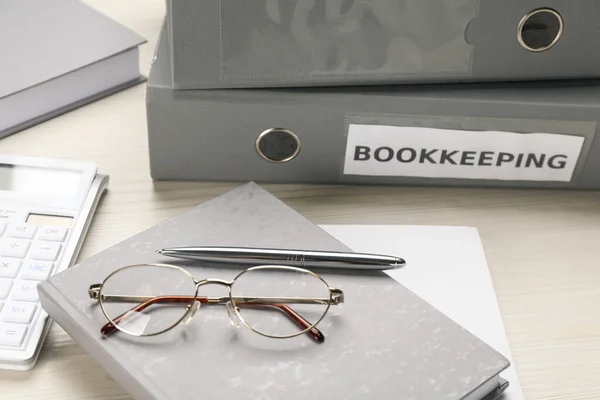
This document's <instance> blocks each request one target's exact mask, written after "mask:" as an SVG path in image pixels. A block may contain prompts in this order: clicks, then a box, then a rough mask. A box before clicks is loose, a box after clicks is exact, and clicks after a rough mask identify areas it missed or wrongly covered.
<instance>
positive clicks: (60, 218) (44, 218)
mask: <svg viewBox="0 0 600 400" xmlns="http://www.w3.org/2000/svg"><path fill="white" fill-rule="evenodd" d="M73 220H74V218H73V217H67V216H64V215H46V214H33V213H32V214H29V215H28V216H27V220H26V222H27V223H28V224H32V225H47V226H60V227H61V228H70V227H72V226H73Z"/></svg>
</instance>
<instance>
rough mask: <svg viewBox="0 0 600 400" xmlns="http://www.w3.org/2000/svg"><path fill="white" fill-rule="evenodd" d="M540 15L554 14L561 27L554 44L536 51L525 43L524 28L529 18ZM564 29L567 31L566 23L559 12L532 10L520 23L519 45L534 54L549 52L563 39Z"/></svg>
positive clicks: (545, 9) (541, 9)
mask: <svg viewBox="0 0 600 400" xmlns="http://www.w3.org/2000/svg"><path fill="white" fill-rule="evenodd" d="M540 13H550V14H553V15H554V16H555V17H556V18H557V19H558V22H559V24H560V27H559V29H558V33H557V34H556V37H555V38H554V40H552V42H551V43H550V44H549V45H547V46H544V47H541V48H539V49H534V48H532V47H530V46H529V45H527V43H525V42H524V41H523V27H524V26H525V23H526V22H527V21H528V20H529V18H531V17H532V16H534V15H536V14H540ZM564 29H565V25H564V21H563V18H562V15H560V13H559V12H558V11H555V10H553V9H551V8H537V9H535V10H532V11H530V12H529V13H527V14H526V15H525V16H524V17H523V18H521V21H519V26H518V27H517V40H518V41H519V44H520V45H521V47H523V48H524V49H525V50H527V51H532V52H534V53H539V52H542V51H546V50H549V49H551V48H552V47H554V45H555V44H556V43H558V41H559V40H560V39H561V38H562V35H563V32H564Z"/></svg>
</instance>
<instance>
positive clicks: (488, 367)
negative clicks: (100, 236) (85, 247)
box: [38, 183, 509, 400]
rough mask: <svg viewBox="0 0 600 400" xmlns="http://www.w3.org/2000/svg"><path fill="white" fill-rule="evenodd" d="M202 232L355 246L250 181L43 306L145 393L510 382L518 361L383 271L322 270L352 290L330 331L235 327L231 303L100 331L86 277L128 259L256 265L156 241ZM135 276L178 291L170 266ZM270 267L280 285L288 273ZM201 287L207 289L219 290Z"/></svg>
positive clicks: (473, 391) (482, 392) (480, 393)
mask: <svg viewBox="0 0 600 400" xmlns="http://www.w3.org/2000/svg"><path fill="white" fill-rule="evenodd" d="M202 244H204V245H222V246H250V247H254V246H257V247H265V246H268V247H272V248H294V249H307V248H308V249H319V250H339V251H350V249H348V248H347V247H346V246H344V245H343V244H342V243H340V242H339V241H337V240H336V239H335V238H333V237H331V236H330V235H329V234H327V233H325V232H324V231H323V230H322V229H320V228H319V227H317V226H316V225H314V224H312V223H310V222H309V221H308V220H306V219H305V218H304V217H302V216H301V215H299V214H298V213H297V212H295V211H294V210H293V209H291V208H290V207H288V206H287V205H285V204H284V203H283V202H281V201H280V200H278V199H277V198H275V197H274V196H273V195H271V194H270V193H268V192H266V191H265V190H264V189H262V188H261V187H259V186H258V185H256V184H255V183H247V184H245V185H242V186H240V187H238V188H236V189H234V190H231V191H229V192H227V193H224V194H222V195H220V196H218V197H216V198H214V199H212V200H210V201H208V202H206V203H203V204H201V205H199V206H197V207H195V208H192V209H191V210H189V211H187V212H185V213H183V214H181V215H179V216H175V217H173V218H171V219H169V220H166V221H164V222H162V223H159V224H158V225H156V226H154V227H152V228H149V229H147V230H145V231H143V232H140V233H139V234H137V235H135V236H133V237H131V238H129V239H127V240H125V241H123V242H121V243H119V244H117V245H115V246H113V247H111V248H109V249H106V250H104V251H102V252H100V253H98V254H96V255H94V256H92V257H90V258H88V259H87V260H85V261H83V262H82V263H80V264H78V265H76V266H74V267H71V268H70V269H68V270H66V271H64V272H62V273H60V274H57V275H55V276H53V277H51V278H50V279H49V280H47V281H45V282H42V283H41V284H39V286H38V293H39V295H40V298H41V302H42V306H43V307H44V309H45V310H47V311H48V313H49V314H50V315H51V316H52V318H53V319H54V320H55V321H56V322H57V323H58V324H60V325H61V326H62V327H63V328H64V329H65V330H66V332H67V333H69V335H71V336H72V337H73V338H74V339H75V340H76V341H77V343H78V344H79V345H81V346H82V347H83V348H84V349H85V350H86V351H87V352H88V353H89V354H91V355H92V356H93V357H94V358H95V359H96V360H97V361H98V362H99V363H100V365H102V366H103V367H104V368H105V369H106V371H107V372H108V373H109V374H110V375H111V376H112V377H113V378H114V379H115V380H116V381H117V382H119V383H120V384H121V385H122V386H123V387H124V388H125V389H126V390H128V391H129V393H131V395H132V396H133V397H134V398H136V399H160V400H166V399H172V400H175V399H177V400H178V399H189V398H194V399H195V398H219V399H232V400H233V399H257V398H262V399H267V398H268V399H281V398H287V399H307V398H345V399H348V398H361V399H366V398H369V399H378V400H383V399H398V398H402V399H408V398H414V399H428V400H429V399H431V400H433V399H462V400H467V399H468V400H472V399H486V400H488V399H494V398H496V397H498V396H499V395H500V394H501V393H502V392H503V390H504V389H505V388H506V385H507V384H508V383H507V382H506V381H505V380H503V379H502V378H500V376H499V375H500V374H501V372H502V371H503V370H505V369H506V368H507V367H508V365H509V362H508V361H507V359H506V358H505V357H503V356H502V355H501V354H499V353H498V352H497V351H495V350H494V349H493V348H491V347H490V346H488V345H487V344H486V343H484V342H482V341H481V340H479V339H478V338H477V337H475V336H474V335H473V334H471V333H470V332H468V331H467V330H465V329H464V328H462V327H461V326H459V325H458V324H456V323H455V322H454V321H452V320H451V319H449V318H448V317H446V316H445V315H443V314H442V313H441V312H439V311H438V310H437V309H435V308H434V307H432V306H431V305H430V304H429V303H427V302H425V301H424V300H422V299H421V298H419V297H418V296H416V295H415V294H414V293H412V292H411V291H409V290H408V289H407V288H405V287H404V286H402V285H401V284H399V283H398V282H396V281H395V280H394V279H392V278H390V277H389V276H388V275H387V274H385V273H383V272H371V273H365V272H361V271H356V270H355V271H353V272H351V271H345V270H337V271H332V270H321V271H316V270H315V272H317V273H319V274H320V275H321V276H322V277H323V279H325V281H326V282H327V283H328V284H329V285H330V286H332V287H337V288H339V289H341V290H343V292H344V302H343V304H341V305H338V306H331V307H332V308H334V309H332V310H330V311H329V313H327V314H326V316H325V317H324V318H323V320H321V322H320V323H319V324H318V325H317V327H318V328H319V329H320V330H321V331H322V333H323V334H324V335H325V340H324V342H321V343H316V342H315V341H313V340H312V339H311V338H310V337H309V336H308V335H302V336H295V337H293V338H287V339H272V338H268V337H263V336H261V335H258V334H256V333H255V332H253V331H251V330H250V329H246V328H245V327H244V326H243V325H242V324H240V327H239V328H238V329H236V328H235V327H233V326H232V325H231V324H230V321H229V318H228V313H227V311H226V307H218V306H217V307H211V306H203V307H201V308H200V310H198V312H197V313H196V314H195V316H194V318H192V320H191V321H190V322H189V323H188V324H187V325H180V326H179V327H177V328H175V329H173V330H170V331H168V332H167V333H165V334H163V335H158V336H150V337H134V336H130V335H125V334H122V332H117V333H116V334H113V335H110V336H108V337H103V336H102V335H101V333H100V329H101V327H102V326H103V325H104V324H105V323H106V322H107V320H106V318H105V317H104V315H103V313H102V311H101V310H100V307H99V306H98V304H97V302H96V301H94V300H93V299H91V298H90V296H89V294H88V288H89V287H90V285H92V284H96V283H100V282H102V281H103V280H104V279H105V278H106V277H107V276H108V275H109V274H110V273H111V272H113V271H115V270H116V269H118V268H120V267H122V266H126V265H129V264H139V263H157V262H158V263H164V262H169V263H172V264H176V265H179V266H181V267H183V268H185V269H186V270H187V271H188V272H190V273H191V274H193V275H194V276H195V277H196V278H198V279H200V280H201V279H204V278H220V279H225V280H229V279H232V278H233V277H235V276H236V275H237V274H238V273H239V272H240V270H241V268H246V267H247V265H245V266H235V265H227V264H222V265H216V264H212V265H208V264H202V263H194V262H190V261H186V262H183V261H181V260H180V261H177V260H176V259H172V258H171V259H166V258H164V257H162V256H160V255H159V254H157V253H156V252H155V250H157V249H160V248H163V247H166V246H178V245H202ZM409 263H410V260H409ZM138 279H139V280H140V282H137V280H136V281H131V282H133V283H135V284H136V285H137V283H139V284H140V285H141V286H139V287H140V289H144V290H149V288H153V287H154V288H159V287H160V291H161V293H168V292H169V289H168V288H163V287H161V286H159V285H161V284H163V285H164V284H165V277H162V276H161V277H158V276H156V275H152V276H142V277H139V278H138ZM270 279H271V278H270ZM272 279H273V280H270V281H269V282H268V283H269V284H271V285H272V287H280V285H282V286H285V285H287V284H289V283H290V282H289V280H286V279H284V280H282V279H281V276H279V277H273V278H272ZM144 280H146V281H144ZM131 282H130V283H131ZM265 283H266V282H264V281H261V283H260V284H261V285H264V284H265ZM256 284H257V285H258V284H259V283H258V282H257V283H256ZM204 288H205V287H204V286H202V287H201V288H200V292H201V293H199V295H200V296H205V295H207V294H206V293H207V292H206V291H208V295H215V296H221V294H216V292H213V291H211V288H207V289H206V291H205V289H204ZM137 293H142V292H141V291H140V292H137ZM218 293H220V292H218ZM159 311H160V310H159Z"/></svg>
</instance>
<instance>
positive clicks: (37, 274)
mask: <svg viewBox="0 0 600 400" xmlns="http://www.w3.org/2000/svg"><path fill="white" fill-rule="evenodd" d="M1 265H2V263H1V262H0V266H1ZM52 267H54V263H52V262H50V261H25V264H23V268H22V269H21V278H24V279H33V280H36V281H43V280H44V279H46V278H48V276H49V275H50V271H52Z"/></svg>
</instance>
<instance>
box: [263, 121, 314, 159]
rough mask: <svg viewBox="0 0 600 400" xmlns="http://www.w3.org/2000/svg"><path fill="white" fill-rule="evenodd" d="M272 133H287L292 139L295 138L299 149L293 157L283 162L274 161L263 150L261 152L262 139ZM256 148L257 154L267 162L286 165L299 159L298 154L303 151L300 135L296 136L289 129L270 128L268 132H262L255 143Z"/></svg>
mask: <svg viewBox="0 0 600 400" xmlns="http://www.w3.org/2000/svg"><path fill="white" fill-rule="evenodd" d="M272 132H285V133H287V134H288V135H290V136H291V137H293V138H294V140H295V141H296V143H297V144H298V148H297V149H296V151H295V152H294V154H292V155H291V156H289V157H287V158H284V159H283V160H273V159H271V158H269V157H267V156H266V155H265V154H264V153H263V152H262V151H261V150H260V141H261V140H262V138H264V137H265V136H267V135H268V134H270V133H272ZM254 148H255V149H256V152H257V153H258V155H259V156H260V157H261V158H262V159H263V160H265V161H268V162H271V163H286V162H289V161H292V160H293V159H294V158H296V157H298V154H300V150H301V149H302V143H301V142H300V138H299V137H298V135H296V134H295V133H294V132H292V131H290V130H289V129H285V128H270V129H267V130H266V131H263V132H261V133H260V134H259V135H258V137H257V138H256V141H255V142H254Z"/></svg>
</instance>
